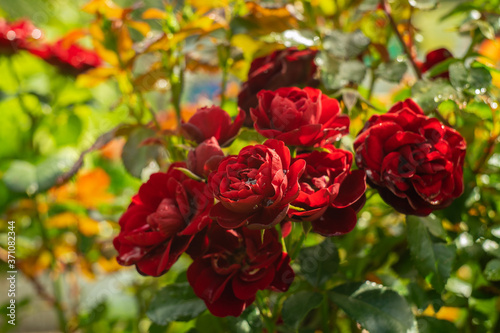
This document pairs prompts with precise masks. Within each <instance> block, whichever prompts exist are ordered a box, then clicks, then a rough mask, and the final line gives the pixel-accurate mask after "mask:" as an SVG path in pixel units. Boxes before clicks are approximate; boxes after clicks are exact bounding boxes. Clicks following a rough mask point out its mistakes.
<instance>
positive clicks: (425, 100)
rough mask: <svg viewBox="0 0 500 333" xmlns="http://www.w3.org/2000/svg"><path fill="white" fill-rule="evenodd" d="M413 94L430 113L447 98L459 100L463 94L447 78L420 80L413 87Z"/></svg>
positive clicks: (416, 100)
mask: <svg viewBox="0 0 500 333" xmlns="http://www.w3.org/2000/svg"><path fill="white" fill-rule="evenodd" d="M411 96H413V99H414V100H415V102H417V103H418V104H419V105H420V106H421V107H422V109H423V110H424V111H425V112H426V113H429V112H431V111H433V110H435V109H436V108H437V107H438V105H439V103H441V102H443V101H446V100H449V99H451V100H457V99H459V97H461V94H460V93H459V92H458V91H457V90H456V89H455V88H453V87H452V86H451V85H450V84H449V83H448V81H447V80H443V79H437V80H433V81H427V80H420V81H418V82H417V83H415V84H414V85H413V87H412V88H411Z"/></svg>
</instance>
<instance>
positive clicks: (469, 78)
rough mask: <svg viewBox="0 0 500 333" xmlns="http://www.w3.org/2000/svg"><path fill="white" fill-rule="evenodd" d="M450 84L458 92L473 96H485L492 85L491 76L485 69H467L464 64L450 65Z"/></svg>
mask: <svg viewBox="0 0 500 333" xmlns="http://www.w3.org/2000/svg"><path fill="white" fill-rule="evenodd" d="M449 70H450V82H451V84H452V86H453V87H455V88H456V89H458V90H465V91H467V92H469V93H472V94H476V95H478V94H483V93H485V92H486V88H488V87H489V85H490V84H491V74H490V72H489V71H488V70H487V69H485V68H483V67H473V68H470V69H469V68H467V67H465V65H464V63H463V62H456V63H453V64H451V65H450V67H449Z"/></svg>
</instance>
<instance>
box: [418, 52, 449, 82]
mask: <svg viewBox="0 0 500 333" xmlns="http://www.w3.org/2000/svg"><path fill="white" fill-rule="evenodd" d="M449 58H453V55H452V54H451V52H450V51H448V50H447V49H445V48H441V49H437V50H434V51H431V52H429V53H427V55H426V56H425V62H424V63H423V64H422V65H421V68H420V70H421V71H422V73H425V72H427V71H428V70H430V69H431V68H432V67H434V66H436V65H437V64H439V63H441V62H443V61H445V60H446V59H449ZM438 77H442V78H445V79H448V78H450V72H448V71H445V72H443V73H441V74H438V75H434V76H433V77H432V78H433V79H435V78H438Z"/></svg>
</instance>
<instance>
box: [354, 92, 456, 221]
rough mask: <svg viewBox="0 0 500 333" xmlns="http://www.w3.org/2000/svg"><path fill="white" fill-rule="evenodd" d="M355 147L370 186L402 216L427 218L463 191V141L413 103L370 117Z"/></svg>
mask: <svg viewBox="0 0 500 333" xmlns="http://www.w3.org/2000/svg"><path fill="white" fill-rule="evenodd" d="M354 149H355V151H356V163H357V165H358V167H359V168H361V169H364V170H365V171H366V174H367V176H368V177H367V181H368V183H369V184H370V186H372V187H373V188H375V189H377V190H378V191H379V193H380V196H381V197H382V198H383V199H384V200H385V201H386V202H387V203H389V204H390V205H391V206H393V207H394V208H395V209H396V210H397V211H399V212H401V213H403V214H412V215H422V216H425V215H429V214H430V213H431V212H432V211H433V210H436V209H442V208H444V207H447V206H448V205H450V204H451V202H452V201H453V199H455V198H457V197H459V196H460V195H461V194H462V192H463V189H464V185H463V164H464V157H465V149H466V143H465V140H464V139H463V138H462V136H461V135H460V134H459V133H458V132H457V131H455V130H454V129H452V128H449V127H447V126H444V125H443V124H441V123H440V122H439V121H438V120H437V119H435V118H429V117H427V116H425V115H424V113H423V111H422V109H421V108H420V107H419V106H418V105H417V104H416V103H415V102H414V101H413V100H411V99H407V100H405V101H404V102H398V103H396V104H395V105H394V106H393V107H392V108H391V109H390V110H389V112H387V113H386V114H382V115H374V116H372V117H371V118H370V120H369V121H368V122H367V123H366V124H365V126H364V128H363V130H362V131H361V132H360V133H359V134H358V136H357V138H356V140H355V141H354Z"/></svg>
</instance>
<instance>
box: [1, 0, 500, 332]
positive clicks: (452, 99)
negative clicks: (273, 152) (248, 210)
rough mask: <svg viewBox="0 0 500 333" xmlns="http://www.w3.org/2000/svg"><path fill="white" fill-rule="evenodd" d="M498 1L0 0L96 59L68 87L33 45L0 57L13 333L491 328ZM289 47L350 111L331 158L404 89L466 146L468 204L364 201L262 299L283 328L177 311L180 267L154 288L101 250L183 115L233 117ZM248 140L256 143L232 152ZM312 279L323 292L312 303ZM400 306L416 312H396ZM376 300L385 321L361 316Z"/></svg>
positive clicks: (494, 319)
mask: <svg viewBox="0 0 500 333" xmlns="http://www.w3.org/2000/svg"><path fill="white" fill-rule="evenodd" d="M499 8H500V3H499V1H498V0H493V1H483V0H474V1H438V0H393V1H388V2H384V1H376V0H365V1H362V0H302V1H294V2H288V1H260V2H256V3H254V2H244V1H240V0H217V1H197V0H190V1H176V2H162V1H159V0H145V1H142V2H140V3H138V2H135V1H118V0H116V1H115V2H112V1H110V0H92V1H90V2H88V1H69V0H17V1H10V0H0V16H2V17H5V18H7V19H8V20H11V21H13V20H17V19H20V18H27V19H29V20H31V21H32V22H33V23H34V25H35V26H37V27H38V28H40V29H41V30H42V31H43V33H44V35H45V38H46V39H47V40H56V39H58V38H60V37H61V36H64V35H66V34H68V33H74V32H75V31H77V34H78V36H80V37H81V38H79V44H80V45H83V46H85V47H87V48H92V49H94V50H95V51H96V52H97V54H98V55H99V56H100V57H101V58H102V59H103V61H104V63H105V64H104V65H103V66H100V67H97V68H95V69H91V70H89V71H87V72H85V73H84V74H81V75H79V76H78V77H74V76H72V75H68V74H63V73H61V72H60V71H59V70H58V69H57V68H55V67H53V66H51V65H50V64H48V63H46V62H44V61H43V60H42V59H40V58H37V57H35V56H33V55H32V54H30V53H28V52H24V51H20V52H18V53H16V54H14V55H11V56H6V55H2V56H0V110H1V115H2V120H1V121H0V142H1V144H0V223H1V226H2V232H3V234H2V236H1V237H0V244H1V245H2V249H1V251H2V252H1V253H0V257H1V258H2V259H3V261H1V262H0V268H1V272H6V271H7V265H6V264H5V263H4V261H5V260H6V251H5V250H4V249H6V248H7V244H6V239H7V237H6V233H7V227H8V224H7V222H8V221H12V220H13V221H16V229H15V231H16V233H17V237H16V242H17V249H16V254H17V258H16V260H17V262H16V264H17V267H18V270H19V271H20V274H19V275H18V279H19V280H18V289H19V293H18V297H17V300H18V303H17V304H18V308H17V311H18V312H17V318H18V326H16V327H15V330H14V331H18V332H23V331H36V330H47V331H49V330H54V329H56V328H57V327H59V329H60V330H61V331H66V332H69V331H71V332H73V331H82V332H148V331H149V332H165V331H168V332H187V331H189V332H260V331H262V330H263V328H264V327H269V325H267V323H266V322H267V321H275V322H277V321H283V322H284V326H281V327H284V328H283V330H284V331H293V330H294V329H297V328H299V327H300V332H314V331H315V330H316V331H317V330H323V331H324V332H326V331H331V332H359V331H361V328H360V326H359V325H358V324H357V323H360V324H361V325H363V327H366V328H369V331H370V332H388V331H387V330H384V327H385V326H384V325H392V324H394V325H396V326H394V327H407V328H408V329H411V330H413V331H420V332H437V331H443V332H499V331H500V318H499V315H498V313H499V312H500V297H499V296H500V283H499V281H500V246H499V243H500V217H499V215H498V211H499V209H500V207H499V206H500V192H499V191H500V172H499V171H500V148H499V147H500V146H499V145H498V142H499V135H500V119H499V117H500V115H499V107H498V103H499V96H500V91H499V85H500V69H499V63H500V38H499V37H496V36H498V31H499V28H500V10H499ZM290 46H299V47H312V48H317V49H319V50H320V53H319V55H318V56H317V58H316V62H317V64H318V65H319V67H320V79H321V88H322V90H323V91H325V92H327V93H328V94H329V95H330V96H332V97H336V98H338V99H339V100H341V101H342V106H343V108H344V111H345V112H347V113H348V114H349V115H350V117H351V134H350V135H349V136H347V137H346V138H344V139H343V140H342V142H341V146H342V147H344V148H346V149H350V150H352V140H353V138H354V137H355V135H356V134H357V133H358V132H359V130H360V129H361V128H362V126H363V124H364V122H365V121H366V120H367V119H368V118H369V117H370V116H371V115H372V114H375V113H381V112H384V110H387V109H388V107H390V105H392V104H393V103H394V102H395V101H399V100H403V99H405V98H407V97H412V98H414V99H415V100H416V101H418V103H419V104H420V105H421V106H422V108H423V109H424V110H425V111H426V112H427V113H428V114H429V115H432V116H436V117H438V118H440V120H441V121H443V122H445V123H447V124H449V125H451V126H452V127H454V128H455V129H457V130H458V131H459V132H460V133H461V134H462V135H463V136H464V137H465V138H466V140H467V143H468V150H467V160H466V167H465V170H464V173H465V176H464V177H465V192H464V194H463V195H462V197H461V198H459V199H457V200H456V201H455V202H454V203H453V204H452V205H451V206H450V207H449V208H447V209H445V210H443V211H438V212H436V213H435V214H433V215H431V216H430V217H428V218H415V217H409V218H408V219H407V220H406V221H405V219H404V216H403V215H401V214H398V213H395V212H394V211H393V209H392V208H390V207H389V206H387V205H386V204H385V203H384V202H383V201H382V200H381V199H380V197H379V196H378V195H377V194H376V192H374V191H372V190H368V192H367V196H368V200H367V203H366V206H365V208H364V209H363V211H362V213H361V214H360V218H359V221H358V225H357V227H356V228H355V229H354V231H353V232H351V233H350V234H348V235H346V236H343V237H341V238H335V239H333V240H332V241H331V243H322V242H323V238H322V237H320V236H315V235H309V237H308V238H307V239H306V241H305V243H304V244H305V246H306V247H305V248H304V249H303V250H302V252H301V253H300V254H299V256H298V259H297V260H296V261H295V262H294V265H295V268H297V269H296V271H299V272H300V271H301V270H300V266H301V264H303V263H304V261H305V259H304V258H307V255H308V252H307V251H313V250H317V249H320V250H321V248H318V247H321V246H323V247H324V246H333V247H334V248H335V251H328V254H329V255H328V256H326V257H325V260H323V261H321V262H320V263H319V266H318V267H317V269H316V270H314V271H313V272H312V273H311V272H310V271H308V270H303V272H302V274H299V275H298V276H297V278H296V280H295V282H294V284H293V285H292V288H291V290H290V291H289V292H288V293H285V294H283V295H279V296H276V295H271V294H269V293H266V292H262V293H260V297H261V301H262V302H267V304H268V305H275V306H277V307H283V308H284V309H286V311H283V316H282V318H278V317H276V313H262V312H261V311H260V310H259V309H258V308H257V307H255V306H252V307H250V308H249V309H247V311H245V313H244V314H243V315H242V316H241V317H240V318H225V319H217V318H215V317H213V316H211V315H210V314H208V312H206V311H205V312H200V313H201V314H199V315H197V316H194V315H192V316H187V317H186V316H182V315H179V316H177V317H175V316H170V317H169V316H167V315H166V314H168V313H169V312H168V311H170V310H171V308H169V306H175V305H176V304H180V305H179V306H181V307H182V305H183V304H184V303H183V302H184V301H185V300H184V299H183V298H182V297H184V296H182V297H181V296H178V295H177V296H176V294H175V293H174V291H172V290H170V289H168V287H167V288H166V289H162V290H161V292H159V293H158V290H160V288H161V287H164V286H166V285H168V284H170V283H173V282H176V283H178V284H176V286H179V288H180V289H179V290H183V289H182V288H181V286H183V285H185V284H183V283H184V282H185V277H183V274H181V273H182V272H184V271H185V270H186V267H187V265H188V262H189V259H188V258H182V260H181V261H180V262H178V263H177V264H176V265H175V266H174V267H173V269H172V270H171V271H170V272H169V273H168V274H166V275H165V276H162V277H161V278H157V279H155V278H150V277H142V276H140V275H139V274H137V273H136V272H135V270H134V269H133V268H124V267H120V266H119V265H118V264H117V263H116V261H115V259H114V256H115V255H116V253H115V250H114V249H113V246H112V239H113V237H114V235H116V233H117V230H118V226H117V221H118V219H119V217H120V214H121V213H122V212H123V211H124V210H125V208H126V207H127V205H128V204H129V202H130V198H131V196H132V195H133V194H134V193H135V192H136V191H137V189H138V187H139V186H140V184H141V181H144V180H146V179H147V178H148V177H149V175H150V174H151V173H153V172H155V171H157V170H165V168H166V166H167V165H168V163H170V162H171V161H175V160H180V159H183V158H185V146H184V143H183V142H182V141H180V139H179V138H178V137H176V136H175V135H173V134H176V133H177V124H178V123H179V121H181V119H184V120H186V119H188V118H189V117H190V115H192V114H193V113H194V111H195V110H196V108H197V107H200V106H206V105H211V104H220V105H222V107H223V108H224V109H225V110H226V111H228V112H229V113H230V114H232V115H235V114H236V111H237V102H236V96H237V94H238V90H239V85H240V83H241V82H243V81H245V80H246V75H247V73H248V69H249V66H250V63H251V61H252V60H253V59H254V58H256V57H259V56H263V55H266V54H268V53H270V52H272V51H273V50H276V49H282V48H284V47H290ZM443 47H444V48H447V49H448V50H449V51H451V54H452V55H453V56H452V57H449V58H448V59H446V60H444V61H442V62H439V63H438V64H435V66H433V67H431V68H430V69H429V70H428V71H426V72H425V73H422V64H423V63H424V62H425V59H426V55H427V54H428V53H429V52H430V51H432V50H436V49H439V48H443ZM443 73H447V74H448V76H446V75H445V76H444V77H438V76H440V75H441V74H443ZM253 138H255V133H253V132H252V131H248V133H246V134H245V135H242V139H241V140H240V141H238V142H235V144H234V145H233V146H232V147H231V148H230V151H229V152H230V153H231V152H232V153H234V152H237V151H239V149H240V148H241V147H243V146H245V145H247V144H249V143H251V142H252V139H253ZM145 140H146V141H147V143H146V144H145ZM301 232H302V230H293V233H292V237H300V233H301ZM328 242H329V241H328ZM328 244H330V245H328ZM301 258H302V260H301ZM422 258H423V259H422ZM0 274H3V273H0ZM318 281H320V282H321V283H320V282H318ZM353 281H354V282H360V283H362V282H363V281H371V282H372V283H374V284H375V285H377V286H378V287H377V288H379V287H380V288H381V286H384V288H388V289H380V288H379V289H370V288H374V287H370V286H372V284H366V285H364V287H360V286H354V285H347V284H346V283H348V282H353ZM1 283H6V282H5V279H4V278H2V282H1ZM318 283H319V284H318ZM310 285H312V286H314V287H320V286H321V287H323V288H324V289H327V290H328V293H325V294H324V295H323V294H322V295H321V297H318V294H311V293H309V292H308V291H307V290H306V289H307V288H309V287H310ZM2 286H3V285H2ZM363 288H365V289H363ZM2 290H4V289H3V288H2ZM350 290H353V292H351V293H350ZM354 291H357V292H358V294H359V295H361V296H360V298H359V299H358V298H356V294H355V292H354ZM384 293H385V296H384V297H387V298H383V297H382V296H381V295H382V294H384ZM155 295H156V296H155ZM4 297H6V295H4V294H2V295H1V296H0V300H1V302H2V303H3V302H7V301H8V300H6V299H5V298H4ZM176 297H180V298H179V299H177V298H176ZM186 297H188V296H186ZM169 299H170V301H169ZM162 300H163V301H164V302H162ZM174 301H176V302H178V303H174ZM382 301H383V303H380V302H382ZM169 302H170V303H169ZM186 302H187V301H186ZM356 302H357V303H356ZM401 302H402V303H401ZM5 304H6V303H5ZM150 304H153V306H150ZM155 304H156V305H155ZM402 305H403V307H407V308H408V309H409V310H408V312H405V313H403V314H401V313H399V312H397V309H398V308H401V306H402ZM162 307H163V308H162ZM373 307H379V308H380V309H379V310H380V313H379V314H378V315H377V316H379V320H375V322H370V318H366V317H365V313H366V311H368V310H367V309H372V310H373ZM5 308H6V306H3V305H2V307H1V309H2V311H5ZM201 310H203V309H201ZM324 311H331V318H332V319H331V320H330V321H329V322H326V323H324V322H321V320H320V318H321V313H322V312H324ZM368 312H369V311H368ZM40 313H44V314H46V316H43V317H41V316H40ZM393 314H394V315H393ZM398 316H399V317H398ZM5 318H6V317H5V316H4V315H2V320H4V319H5ZM372 319H373V318H372ZM408 322H409V323H410V324H408V325H407V326H405V325H406V324H404V323H408ZM384 323H385V324H384ZM2 325H3V326H2V329H1V330H2V332H7V330H9V329H12V328H13V327H11V326H10V325H8V324H7V323H6V322H5V321H3V324H2ZM397 325H403V326H397ZM268 331H269V330H268Z"/></svg>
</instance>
